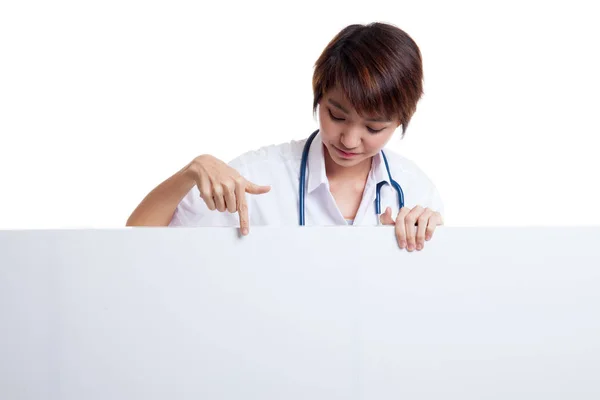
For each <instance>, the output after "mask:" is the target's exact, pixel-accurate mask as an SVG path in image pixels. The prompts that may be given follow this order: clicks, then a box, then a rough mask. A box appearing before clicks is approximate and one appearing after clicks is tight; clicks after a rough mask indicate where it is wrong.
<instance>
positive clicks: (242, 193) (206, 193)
mask: <svg viewBox="0 0 600 400" xmlns="http://www.w3.org/2000/svg"><path fill="white" fill-rule="evenodd" d="M188 171H189V173H190V174H191V177H192V179H194V181H195V182H196V185H197V186H198V190H199V191H200V197H202V199H203V200H204V202H205V203H206V205H207V206H208V208H209V209H210V210H218V211H220V212H224V211H229V212H231V213H234V212H236V211H237V212H238V214H239V218H240V229H241V231H242V235H247V234H248V232H249V229H250V226H249V221H248V204H247V202H246V193H250V194H264V193H267V192H269V191H270V190H271V187H270V186H260V185H257V184H255V183H252V182H250V181H248V180H247V179H246V178H244V177H243V176H241V175H240V173H239V172H238V171H237V170H235V169H234V168H232V167H230V166H229V165H227V164H226V163H224V162H223V161H221V160H219V159H218V158H215V157H213V156H211V155H210V154H204V155H201V156H198V157H196V158H195V159H194V160H193V161H192V162H191V163H190V164H189V166H188Z"/></svg>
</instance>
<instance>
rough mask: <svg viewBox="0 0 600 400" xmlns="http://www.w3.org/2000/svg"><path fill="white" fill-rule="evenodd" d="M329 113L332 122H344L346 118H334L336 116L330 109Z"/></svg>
mask: <svg viewBox="0 0 600 400" xmlns="http://www.w3.org/2000/svg"><path fill="white" fill-rule="evenodd" d="M327 111H329V116H330V117H331V119H332V120H334V121H343V120H344V118H337V117H335V116H334V115H333V114H332V113H331V110H329V109H328V110H327Z"/></svg>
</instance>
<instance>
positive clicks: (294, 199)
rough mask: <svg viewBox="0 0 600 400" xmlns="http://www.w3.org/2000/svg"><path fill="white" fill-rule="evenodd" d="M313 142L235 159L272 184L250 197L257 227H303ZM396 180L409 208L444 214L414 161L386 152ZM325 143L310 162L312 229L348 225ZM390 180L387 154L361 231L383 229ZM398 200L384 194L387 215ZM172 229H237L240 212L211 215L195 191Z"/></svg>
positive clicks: (377, 165) (373, 177)
mask: <svg viewBox="0 0 600 400" xmlns="http://www.w3.org/2000/svg"><path fill="white" fill-rule="evenodd" d="M306 141H307V139H304V140H300V141H291V142H288V143H284V144H280V145H271V146H266V147H263V148H261V149H259V150H256V151H250V152H247V153H245V154H243V155H241V156H239V157H237V158H236V159H234V160H232V161H231V162H230V163H229V165H230V166H232V167H233V168H235V169H236V170H237V171H239V172H240V174H241V175H242V176H243V177H245V178H246V179H248V180H249V181H251V182H253V183H256V184H258V185H270V186H271V191H270V192H268V193H266V194H260V195H250V194H246V198H247V200H248V214H249V215H248V216H249V220H250V227H252V226H261V225H262V226H264V225H269V226H293V225H298V224H299V222H298V185H299V178H300V163H301V158H302V150H303V148H304V144H305V143H306ZM384 151H385V155H386V157H387V160H388V163H389V167H390V171H391V174H392V178H393V179H394V180H395V181H397V182H398V183H399V184H400V186H401V187H402V189H403V191H404V206H405V207H409V208H413V207H415V206H416V205H420V206H422V207H429V208H431V209H433V210H434V211H438V212H440V213H441V214H442V216H443V214H444V210H443V204H442V200H441V198H440V195H439V193H438V191H437V189H436V187H435V186H434V184H433V183H432V182H431V181H430V179H429V178H428V177H427V176H426V175H425V174H424V173H423V171H421V170H420V169H419V168H418V167H417V166H416V165H415V164H414V163H413V162H412V161H410V160H408V159H406V158H405V157H403V156H401V155H399V154H397V153H394V152H393V151H390V150H384ZM323 152H324V150H323V142H322V140H321V135H320V133H319V134H317V136H316V137H315V139H314V140H313V142H312V144H311V147H310V152H309V156H308V160H307V166H308V168H307V172H306V191H305V193H306V197H305V216H306V217H305V224H306V225H307V226H310V225H319V226H326V225H348V224H349V223H350V222H349V221H346V220H345V219H344V217H343V215H342V213H341V212H340V210H339V208H338V207H337V205H336V203H335V200H334V198H333V196H332V195H331V192H330V191H329V183H328V179H327V175H326V174H325V160H324V157H323ZM382 180H385V181H387V182H388V183H389V178H388V174H387V171H386V168H385V164H384V161H383V157H382V156H381V153H380V154H379V155H378V156H375V157H373V162H372V166H371V172H370V174H369V177H368V179H367V183H366V187H365V190H364V194H363V198H362V201H361V203H360V206H359V209H358V212H357V214H356V216H355V218H354V221H352V222H351V223H352V224H353V225H357V226H373V225H377V223H378V221H377V217H376V215H375V189H376V186H377V183H378V182H380V181H382ZM397 199H398V197H397V193H396V191H395V190H394V189H393V187H392V186H391V185H389V184H388V185H384V186H383V188H382V189H381V212H385V209H386V207H388V206H389V207H391V208H392V214H393V216H395V215H396V214H397V212H398V200H397ZM169 226H232V227H239V216H238V214H237V213H229V212H227V211H225V212H219V211H218V210H214V211H212V210H209V209H208V207H207V206H206V204H205V203H204V200H202V198H201V197H200V192H199V190H198V188H197V187H196V186H194V187H193V188H192V189H191V190H190V191H189V193H188V194H187V195H186V196H185V197H184V198H183V200H182V201H181V202H180V204H179V205H178V206H177V209H176V210H175V213H174V214H173V217H172V220H171V222H170V224H169Z"/></svg>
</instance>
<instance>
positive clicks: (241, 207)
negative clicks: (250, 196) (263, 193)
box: [235, 182, 250, 236]
mask: <svg viewBox="0 0 600 400" xmlns="http://www.w3.org/2000/svg"><path fill="white" fill-rule="evenodd" d="M235 192H236V193H235V199H236V201H237V210H238V214H239V215H240V229H241V230H242V235H244V236H245V235H247V234H248V232H249V231H250V223H249V222H248V204H247V203H246V193H245V192H246V190H245V188H244V184H243V183H241V182H237V183H236V185H235Z"/></svg>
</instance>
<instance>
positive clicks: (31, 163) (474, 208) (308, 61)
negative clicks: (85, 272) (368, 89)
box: [0, 0, 600, 229]
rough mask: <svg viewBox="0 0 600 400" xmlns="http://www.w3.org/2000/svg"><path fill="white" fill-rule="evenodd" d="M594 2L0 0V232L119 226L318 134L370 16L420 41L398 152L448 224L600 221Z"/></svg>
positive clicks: (599, 85) (598, 31)
mask: <svg viewBox="0 0 600 400" xmlns="http://www.w3.org/2000/svg"><path fill="white" fill-rule="evenodd" d="M594 3H595V2H593V1H569V2H567V1H563V2H556V1H544V2H542V1H510V2H509V1H503V2H496V4H492V3H491V2H476V1H470V2H467V1H452V2H444V1H437V2H430V1H414V0H413V1H410V2H408V1H398V0H395V1H385V2H383V1H372V0H370V1H330V2H323V1H315V2H307V1H302V2H296V3H294V4H291V3H288V2H273V3H269V2H264V1H249V2H241V1H239V2H232V1H227V2H215V1H213V2H199V1H188V2H181V1H177V2H176V1H169V2H167V1H164V2H148V1H144V2H142V1H132V0H119V1H102V2H100V1H96V2H90V1H86V2H78V1H64V0H58V1H53V2H42V1H3V2H2V3H0V135H1V140H0V229H3V228H4V229H11V228H63V227H64V228H67V227H73V228H74V227H119V226H124V224H125V221H126V220H127V217H128V216H129V214H130V213H131V211H132V210H133V209H134V208H135V207H136V206H137V204H138V203H139V201H141V200H142V198H143V197H144V196H145V195H146V194H147V193H148V192H149V191H150V190H151V189H152V188H153V187H155V186H156V185H157V184H159V183H160V182H162V181H163V180H164V179H166V178H168V177H169V176H170V175H171V174H173V173H174V172H176V171H177V170H179V169H180V168H181V167H183V166H184V165H185V164H187V163H188V162H189V161H190V160H191V159H192V158H193V157H195V156H197V155H199V154H202V153H212V154H213V155H216V156H218V157H220V158H222V159H224V160H229V159H231V158H233V157H235V156H237V155H239V154H240V153H242V152H245V151H247V150H251V149H256V148H258V147H260V146H263V145H268V144H273V143H282V142H287V141H289V140H291V139H301V138H304V137H306V136H308V135H309V134H310V133H311V132H312V130H314V129H316V128H317V122H316V120H315V119H314V118H313V115H312V107H311V106H312V92H311V77H312V72H313V65H314V62H315V61H316V59H317V58H318V56H319V54H320V53H321V51H322V50H323V48H324V47H325V46H326V45H327V43H328V42H329V41H330V40H331V39H332V38H333V36H334V35H335V34H336V33H337V32H338V31H339V30H341V29H342V28H343V27H345V26H346V25H348V24H351V23H368V22H372V21H382V22H389V23H393V24H395V25H397V26H398V27H400V28H402V29H404V30H405V31H406V32H407V33H409V35H411V36H412V37H413V39H414V40H415V41H416V42H417V43H418V45H419V46H420V48H421V51H422V54H423V57H424V69H425V71H424V72H425V96H424V97H423V99H422V100H421V102H420V103H419V107H418V110H417V113H416V114H415V116H414V117H413V121H412V123H411V125H410V127H409V130H408V131H407V135H406V137H405V138H404V139H403V140H400V130H398V132H397V136H396V137H394V138H393V139H392V142H391V144H390V147H391V148H392V149H394V150H397V151H399V152H401V153H402V154H404V155H405V156H407V157H408V158H410V159H412V160H414V161H415V162H416V163H417V164H418V165H419V166H420V167H421V168H422V169H423V170H424V171H425V172H426V173H427V174H428V175H429V176H430V177H431V179H432V180H433V181H434V183H435V184H436V186H437V187H438V189H439V191H440V193H441V195H442V198H443V200H444V203H445V208H446V224H447V225H448V226H482V225H496V226H503V225H513V226H531V225H588V224H594V225H597V224H600V209H599V208H598V206H597V204H598V203H599V202H600V191H599V190H598V183H597V181H598V172H599V171H600V161H598V159H597V158H595V156H596V153H597V152H598V148H599V146H598V143H599V141H600V139H598V137H599V134H600V129H599V127H600V123H599V122H598V109H599V105H600V101H599V94H598V93H599V90H600V79H599V78H598V71H600V56H599V52H598V38H599V37H600V26H599V25H598V24H597V15H598V14H597V12H596V11H595V7H596V5H595V4H594ZM261 183H263V182H261ZM292 207H293V205H292Z"/></svg>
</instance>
